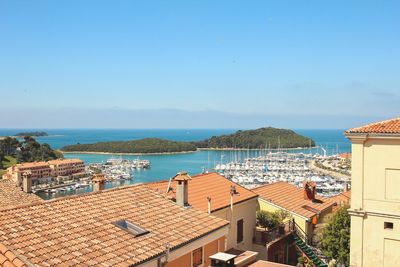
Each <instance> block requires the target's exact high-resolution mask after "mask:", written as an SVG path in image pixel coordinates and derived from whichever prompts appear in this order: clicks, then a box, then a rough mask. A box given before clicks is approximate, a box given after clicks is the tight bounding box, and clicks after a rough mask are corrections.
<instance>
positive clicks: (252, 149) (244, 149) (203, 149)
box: [198, 146, 319, 151]
mask: <svg viewBox="0 0 400 267" xmlns="http://www.w3.org/2000/svg"><path fill="white" fill-rule="evenodd" d="M318 147H319V146H313V147H311V149H314V148H318ZM306 149H310V147H295V148H279V149H278V148H261V149H260V148H217V147H215V148H213V147H208V148H198V150H199V151H207V150H210V151H238V150H241V151H246V150H250V151H257V150H273V151H278V150H284V151H288V150H306Z"/></svg>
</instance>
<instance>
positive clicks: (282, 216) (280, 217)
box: [275, 210, 290, 234]
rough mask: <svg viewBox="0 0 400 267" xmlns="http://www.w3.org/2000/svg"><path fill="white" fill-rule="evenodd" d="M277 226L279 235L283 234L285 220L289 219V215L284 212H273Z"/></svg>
mask: <svg viewBox="0 0 400 267" xmlns="http://www.w3.org/2000/svg"><path fill="white" fill-rule="evenodd" d="M275 217H276V221H277V225H278V226H279V233H280V234H284V233H285V220H286V219H288V218H290V213H289V212H287V211H285V210H278V211H276V212H275Z"/></svg>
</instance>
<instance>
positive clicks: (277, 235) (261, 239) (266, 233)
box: [253, 220, 294, 246]
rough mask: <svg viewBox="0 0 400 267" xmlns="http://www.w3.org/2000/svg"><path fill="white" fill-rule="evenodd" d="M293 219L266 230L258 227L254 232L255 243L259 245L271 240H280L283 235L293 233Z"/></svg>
mask: <svg viewBox="0 0 400 267" xmlns="http://www.w3.org/2000/svg"><path fill="white" fill-rule="evenodd" d="M293 231H294V225H293V221H291V220H289V221H287V222H286V223H284V224H283V225H281V226H278V227H275V228H272V229H268V230H265V229H264V228H261V227H257V228H256V230H255V234H254V240H253V243H255V244H258V245H263V246H265V245H267V244H269V243H271V242H275V241H277V240H280V239H281V238H283V237H286V236H288V235H289V234H291V233H293Z"/></svg>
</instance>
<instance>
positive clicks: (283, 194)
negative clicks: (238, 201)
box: [252, 182, 333, 218]
mask: <svg viewBox="0 0 400 267" xmlns="http://www.w3.org/2000/svg"><path fill="white" fill-rule="evenodd" d="M252 191H253V192H255V193H256V194H258V195H259V197H260V198H262V199H263V200H265V201H268V202H271V203H273V204H275V205H277V206H279V207H282V208H284V209H286V210H288V211H291V212H293V213H295V214H298V215H301V216H303V217H307V218H311V217H313V216H314V215H316V214H317V213H319V212H321V211H323V210H325V209H327V208H329V207H331V206H333V203H332V202H331V201H330V200H329V199H327V198H324V197H321V196H318V195H316V196H315V198H316V199H318V200H319V201H320V202H321V203H316V202H312V201H311V200H305V199H304V195H303V194H304V193H303V189H302V188H298V187H296V186H294V185H292V184H289V183H286V182H276V183H272V184H267V185H263V186H260V187H257V188H254V189H252Z"/></svg>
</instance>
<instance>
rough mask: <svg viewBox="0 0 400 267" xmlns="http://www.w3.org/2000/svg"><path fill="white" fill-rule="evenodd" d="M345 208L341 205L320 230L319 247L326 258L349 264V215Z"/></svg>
mask: <svg viewBox="0 0 400 267" xmlns="http://www.w3.org/2000/svg"><path fill="white" fill-rule="evenodd" d="M347 209H348V207H342V208H340V209H339V210H338V211H336V212H335V213H334V214H333V216H332V217H331V219H330V220H329V222H328V225H327V226H326V228H325V229H324V230H323V232H322V240H321V242H320V247H321V249H322V251H323V252H324V254H325V255H326V256H327V257H328V258H330V259H335V260H336V261H337V262H338V263H341V264H345V265H346V266H349V261H350V255H349V254H350V215H349V214H348V212H347Z"/></svg>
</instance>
